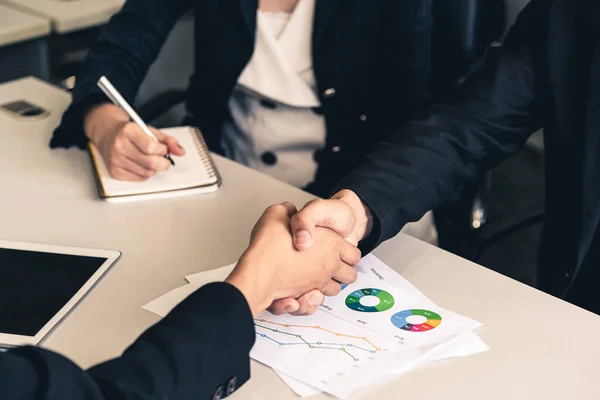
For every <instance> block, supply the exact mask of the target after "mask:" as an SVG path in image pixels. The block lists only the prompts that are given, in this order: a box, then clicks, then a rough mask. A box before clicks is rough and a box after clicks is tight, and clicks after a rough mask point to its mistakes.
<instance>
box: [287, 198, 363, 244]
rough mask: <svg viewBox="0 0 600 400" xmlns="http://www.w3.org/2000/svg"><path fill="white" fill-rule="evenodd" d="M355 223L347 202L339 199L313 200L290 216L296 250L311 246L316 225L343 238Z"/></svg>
mask: <svg viewBox="0 0 600 400" xmlns="http://www.w3.org/2000/svg"><path fill="white" fill-rule="evenodd" d="M354 224H355V218H354V214H353V213H352V209H351V208H350V206H348V204H346V203H344V202H343V201H340V200H321V199H319V200H313V201H311V202H309V203H308V204H307V205H306V206H305V207H304V208H303V209H302V210H300V211H299V212H298V213H297V214H295V215H294V216H293V217H292V220H291V222H290V227H291V231H292V235H293V237H294V246H295V247H296V249H297V250H305V249H308V248H310V247H311V246H312V244H313V238H314V233H315V228H316V227H324V228H329V229H331V230H333V231H335V232H336V233H338V234H339V235H340V236H342V237H343V238H346V237H347V236H349V235H350V234H351V233H352V231H353V229H354Z"/></svg>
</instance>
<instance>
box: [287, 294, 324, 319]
mask: <svg viewBox="0 0 600 400" xmlns="http://www.w3.org/2000/svg"><path fill="white" fill-rule="evenodd" d="M324 300H325V296H324V295H323V293H321V292H320V291H318V290H311V291H310V292H308V293H305V294H303V295H302V296H300V297H298V299H297V302H298V306H299V307H298V309H297V310H296V311H294V312H292V315H294V316H302V315H312V314H314V313H315V312H316V311H317V310H318V309H319V307H320V306H321V304H323V301H324Z"/></svg>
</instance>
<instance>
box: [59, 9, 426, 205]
mask: <svg viewBox="0 0 600 400" xmlns="http://www.w3.org/2000/svg"><path fill="white" fill-rule="evenodd" d="M190 8H193V9H194V13H195V37H194V40H195V54H196V56H195V72H194V74H193V76H192V78H191V81H190V85H189V95H188V99H187V110H188V113H189V114H190V116H191V121H190V122H191V123H194V124H196V125H197V126H199V127H200V129H201V130H202V131H203V133H204V135H205V136H206V139H207V142H208V144H209V147H210V148H211V149H212V150H214V151H216V152H220V151H221V147H220V138H221V126H222V124H223V121H224V120H225V119H226V118H228V101H229V98H230V96H231V93H232V90H233V87H234V86H235V84H236V82H237V79H238V77H239V75H240V74H241V72H242V71H243V69H244V68H245V66H246V64H247V63H248V61H249V60H250V57H251V56H252V53H253V51H254V41H255V31H256V12H257V8H258V1H257V0H128V1H127V2H126V3H125V6H124V7H123V10H122V11H121V12H119V13H118V14H116V15H115V16H114V17H113V18H112V20H111V21H110V22H109V24H108V26H107V27H106V29H105V31H104V33H103V34H102V36H101V38H100V40H99V41H98V42H97V43H96V44H95V45H94V46H93V48H92V49H91V51H90V53H89V56H88V58H87V61H86V63H85V67H84V70H83V72H82V73H81V74H80V75H79V76H78V77H77V84H76V87H75V89H74V91H73V103H72V105H71V107H70V108H69V109H68V110H67V112H66V114H65V116H64V118H63V120H62V124H61V126H60V127H59V128H58V129H57V130H56V132H55V134H54V137H53V139H52V141H51V146H53V147H68V146H71V145H78V146H81V147H83V146H84V145H85V144H86V142H87V139H86V137H85V135H84V133H83V130H82V117H83V114H84V112H85V110H86V109H88V108H89V106H90V105H92V104H94V103H98V102H103V101H106V98H105V97H104V96H103V95H102V94H101V92H100V91H99V89H98V88H97V87H96V81H97V80H98V78H99V77H100V76H101V75H103V74H104V75H106V76H107V77H108V78H109V79H110V80H111V82H112V83H113V84H114V85H115V87H117V88H118V89H119V91H120V92H121V93H122V94H123V96H124V97H125V98H126V99H127V100H128V101H129V102H133V100H134V98H135V96H136V93H137V90H138V88H139V86H140V83H141V82H142V80H143V78H144V76H145V74H146V71H147V70H148V67H149V66H150V64H151V63H152V62H153V61H154V59H155V57H156V56H157V54H158V52H159V50H160V48H161V46H162V45H163V43H164V41H165V39H166V37H167V35H168V34H169V32H170V30H171V28H172V27H173V25H174V24H175V22H176V20H177V19H178V18H179V16H180V15H181V14H182V13H183V12H185V11H186V10H188V9H190ZM431 36H432V32H431V0H389V1H388V0H386V1H383V0H370V1H364V0H317V1H316V8H315V17H314V24H313V37H312V43H313V48H312V53H313V69H314V72H315V76H316V82H317V86H318V90H319V97H320V100H321V103H322V107H321V110H315V112H320V113H324V116H325V120H326V126H327V140H326V142H327V143H326V147H325V149H324V150H323V151H320V152H318V153H317V154H316V155H315V159H316V160H317V161H318V163H319V169H318V172H317V177H316V183H315V184H313V185H312V186H311V190H312V191H313V192H314V193H316V194H320V195H327V194H328V192H329V191H330V190H331V188H332V187H333V185H334V184H335V183H336V182H338V181H339V180H340V179H341V178H342V177H343V176H344V175H345V174H346V173H347V172H348V171H350V169H351V168H352V167H353V166H355V165H357V163H358V162H359V161H360V159H361V158H362V156H364V154H365V153H366V152H367V151H368V150H369V149H371V148H372V146H373V145H374V144H375V143H376V142H377V141H379V140H380V139H382V138H383V137H384V135H385V134H387V133H389V132H391V130H392V128H394V127H397V126H398V124H400V123H401V122H403V121H406V120H407V119H408V116H409V115H410V114H411V113H412V112H414V111H415V110H419V109H422V108H423V106H424V105H425V104H426V103H427V101H428V89H429V79H430V51H431V49H430V47H431ZM327 89H334V90H333V91H332V90H329V91H328V90H327ZM326 93H327V94H326ZM363 115H366V116H367V118H366V119H365V118H364V116H363ZM361 116H363V117H362V118H361Z"/></svg>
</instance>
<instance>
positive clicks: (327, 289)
mask: <svg viewBox="0 0 600 400" xmlns="http://www.w3.org/2000/svg"><path fill="white" fill-rule="evenodd" d="M341 291H342V284H341V283H339V282H336V281H334V280H333V279H330V280H329V281H328V282H327V283H325V286H324V287H323V294H324V295H325V296H335V295H337V294H338V293H340V292H341Z"/></svg>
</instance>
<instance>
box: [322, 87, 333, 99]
mask: <svg viewBox="0 0 600 400" xmlns="http://www.w3.org/2000/svg"><path fill="white" fill-rule="evenodd" d="M333 96H335V89H334V88H329V89H325V91H323V97H325V98H326V99H328V98H330V97H333Z"/></svg>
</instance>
